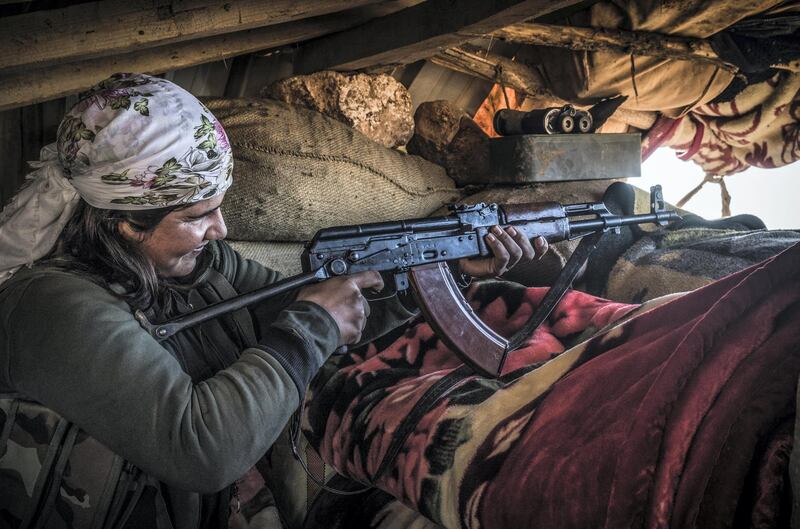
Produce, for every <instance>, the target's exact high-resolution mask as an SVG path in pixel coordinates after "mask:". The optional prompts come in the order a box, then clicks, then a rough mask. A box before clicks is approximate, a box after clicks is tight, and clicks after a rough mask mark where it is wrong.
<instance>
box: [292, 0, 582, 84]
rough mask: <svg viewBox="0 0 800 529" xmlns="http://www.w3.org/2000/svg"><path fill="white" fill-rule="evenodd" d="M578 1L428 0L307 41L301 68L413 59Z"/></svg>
mask: <svg viewBox="0 0 800 529" xmlns="http://www.w3.org/2000/svg"><path fill="white" fill-rule="evenodd" d="M577 1H578V0H552V1H551V0H428V1H427V2H424V3H422V4H419V5H416V6H413V7H410V8H408V9H404V10H403V11H400V12H398V13H395V14H393V15H389V16H385V17H382V18H379V19H375V20H370V21H369V22H367V23H365V24H363V25H361V26H358V27H356V28H353V29H351V30H348V31H343V32H341V33H337V34H335V35H329V36H326V37H323V38H320V39H317V40H315V41H311V42H309V43H307V44H306V45H304V46H303V47H302V48H301V49H300V52H299V54H298V59H297V62H296V63H295V71H296V72H297V73H312V72H316V71H320V70H326V69H335V70H359V69H364V68H372V67H376V66H392V65H399V64H408V63H412V62H415V61H418V60H420V59H425V58H427V57H430V56H431V55H434V54H436V53H437V51H438V50H440V49H443V48H451V47H454V46H458V45H459V44H461V43H463V42H465V41H466V40H469V37H464V36H463V35H460V34H459V33H458V32H459V31H463V32H468V33H470V34H488V33H491V32H492V31H494V30H497V29H500V28H502V27H505V26H508V25H511V24H515V23H518V22H521V21H523V20H527V19H530V18H534V17H537V16H540V15H543V14H546V13H549V12H552V11H555V10H557V9H561V8H563V7H566V6H569V5H571V4H575V3H577Z"/></svg>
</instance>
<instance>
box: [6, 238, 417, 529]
mask: <svg viewBox="0 0 800 529" xmlns="http://www.w3.org/2000/svg"><path fill="white" fill-rule="evenodd" d="M208 248H209V255H208V256H207V260H206V261H205V262H206V263H208V266H207V268H206V270H205V271H204V272H203V273H202V274H200V275H199V276H198V277H195V278H193V279H194V281H195V282H194V284H193V285H192V286H191V288H189V289H188V290H187V291H185V292H180V291H173V294H174V297H175V306H176V307H178V310H177V313H180V312H184V311H186V310H191V309H192V308H197V307H198V306H203V305H206V304H210V303H213V302H215V301H218V300H220V299H223V298H226V297H229V296H230V295H231V294H234V293H243V292H247V291H250V290H253V289H255V288H258V287H260V286H263V285H265V284H269V283H272V282H274V281H276V280H278V279H279V274H278V273H277V272H274V271H272V270H268V269H266V268H264V267H263V266H261V265H259V264H258V263H256V262H254V261H249V260H246V259H243V258H242V257H241V256H240V255H239V254H237V253H236V252H234V251H233V250H232V249H231V248H230V247H229V246H228V245H227V244H225V243H222V242H219V243H212V244H209V245H208ZM220 277H222V278H224V280H223V281H221V282H220V280H219V279H220ZM215 278H216V279H215ZM231 287H232V289H231ZM225 290H229V292H225ZM293 296H294V295H293V294H290V295H287V296H284V297H282V298H279V299H275V298H273V299H270V300H267V301H266V302H264V303H262V304H260V305H258V306H254V307H251V308H250V309H245V310H243V311H241V314H239V316H238V317H227V318H222V319H219V320H213V321H211V322H207V323H205V324H203V325H200V326H197V327H195V328H191V329H188V330H186V331H184V332H181V333H178V334H177V335H176V336H175V337H173V338H171V339H170V340H168V341H166V342H164V343H159V342H157V341H156V340H154V339H153V338H152V337H151V336H150V335H149V334H147V333H146V332H145V331H144V330H143V329H142V328H141V327H140V325H139V323H138V322H137V321H136V320H135V319H134V317H133V315H132V312H131V309H130V307H129V306H128V305H127V304H126V303H125V302H124V301H123V300H122V299H121V298H120V297H118V296H117V295H115V294H114V293H113V292H112V290H110V289H108V288H105V287H103V286H100V285H99V284H97V283H96V282H94V281H92V280H91V279H90V278H89V277H88V276H86V275H84V274H78V273H73V272H69V271H63V270H54V269H53V268H51V267H47V268H42V267H36V266H35V267H33V268H32V269H29V270H22V271H20V272H18V273H17V274H16V275H15V276H14V277H13V278H12V279H11V280H9V281H8V282H7V283H6V284H5V285H3V287H2V289H0V394H3V395H5V396H6V397H8V396H11V397H14V396H17V397H20V398H22V399H25V400H26V401H33V402H35V403H40V404H41V405H42V406H44V407H46V408H50V409H52V410H53V411H55V412H56V413H57V414H59V415H60V416H62V417H63V418H64V419H65V420H66V421H68V422H69V423H72V424H74V425H77V426H78V427H79V428H80V429H81V430H82V431H85V432H86V434H88V435H89V436H91V437H92V438H94V439H96V440H97V441H99V442H100V443H102V444H103V445H105V446H107V447H108V448H109V449H110V450H111V451H112V452H113V453H115V454H118V455H119V456H121V458H123V459H124V460H125V461H127V462H128V463H129V464H130V465H133V466H134V467H135V468H137V469H141V471H142V472H143V474H144V475H146V476H147V477H148V478H150V484H151V488H152V491H151V492H150V493H148V492H145V493H142V495H141V498H142V499H140V500H137V502H138V504H137V505H136V507H135V510H134V512H133V514H132V515H131V516H132V517H133V518H132V519H140V520H145V519H147V518H148V517H149V516H150V515H151V514H153V513H154V512H157V511H158V510H159V509H161V510H162V511H163V509H165V508H166V510H167V511H168V512H169V515H170V518H171V520H172V524H173V526H174V527H175V528H176V529H178V528H192V529H194V528H197V527H222V526H224V523H225V520H226V519H227V500H228V493H227V489H226V488H227V487H228V486H229V485H230V484H231V483H233V482H234V481H235V480H236V479H237V478H239V477H241V476H242V475H243V474H244V473H245V472H246V471H247V470H248V469H249V468H251V467H252V466H253V465H254V464H255V462H256V461H257V460H258V459H259V458H260V457H262V456H263V455H264V454H265V452H266V451H267V449H268V448H269V447H270V445H271V444H272V443H273V442H274V441H275V439H276V438H277V436H278V434H279V433H280V432H281V430H282V429H283V427H284V426H285V424H286V422H287V420H288V419H289V417H290V416H291V414H292V413H293V411H294V410H295V409H296V408H297V407H298V405H299V403H300V399H301V395H300V393H301V392H302V388H304V387H305V385H306V384H307V383H308V381H309V380H310V378H311V377H312V376H313V374H314V373H316V371H317V370H318V368H319V367H320V366H321V365H322V363H323V362H324V361H325V360H326V359H327V358H328V356H329V355H330V354H331V353H332V352H333V350H334V349H335V347H336V345H337V344H338V341H339V335H338V332H339V331H338V328H337V326H336V324H335V322H334V320H333V318H332V317H331V316H330V315H329V314H328V313H327V312H326V311H325V310H324V309H322V308H321V307H320V306H318V305H316V304H314V303H310V302H305V301H299V302H298V301H294V300H293ZM371 314H372V315H371V317H370V318H369V321H368V328H367V329H366V330H365V333H364V337H365V339H369V338H374V337H377V336H378V335H380V334H382V333H383V332H386V331H388V330H390V329H392V328H394V327H396V326H397V325H399V324H400V323H402V322H403V321H405V320H407V319H408V318H410V317H411V316H413V313H412V312H409V311H408V310H406V309H405V308H403V307H402V305H401V304H400V303H399V302H397V300H396V299H389V300H386V301H382V302H377V303H376V304H373V306H372V312H371ZM174 315H175V314H153V315H152V316H154V317H156V318H164V317H169V316H174ZM0 411H2V410H0ZM5 415H6V417H5V425H2V424H0V432H3V433H4V435H5V437H4V438H3V439H0V442H2V441H8V438H9V436H8V435H6V434H8V432H5V431H4V430H12V432H13V431H14V430H13V429H10V428H9V427H8V424H9V418H8V411H7V410H6V414H5ZM2 420H3V419H2V418H0V421H2ZM17 427H18V428H19V425H17ZM11 437H12V438H13V435H11ZM79 440H80V438H79ZM18 443H22V444H23V445H24V444H25V442H23V441H18ZM32 443H33V444H34V446H36V445H35V442H33V441H32ZM8 446H11V445H8ZM8 446H6V447H4V446H3V445H2V444H0V455H2V454H3V453H4V452H6V457H5V458H4V459H3V460H2V461H0V489H3V490H10V489H7V488H6V487H7V486H8V485H9V484H11V483H14V482H15V481H14V480H16V482H19V472H21V471H20V469H11V470H9V468H8V467H9V461H8V459H9V458H8V454H7V452H8V450H7V449H8ZM12 448H14V449H15V450H16V451H17V452H18V453H20V454H24V453H25V451H24V450H23V448H25V447H24V446H23V447H20V446H16V447H12ZM28 448H30V447H28ZM38 450H39V458H40V459H41V458H42V457H43V456H42V450H41V447H39V448H38ZM20 457H22V456H20ZM14 465H16V463H14V462H13V461H12V462H11V466H12V467H13V466H14ZM21 465H22V463H19V465H17V466H21ZM15 473H16V474H15ZM30 479H32V478H30ZM30 479H29V480H30ZM23 481H24V478H23ZM35 488H36V487H32V486H31V484H30V483H26V486H25V490H24V491H22V492H20V494H23V495H24V494H29V493H31V491H32V490H33V489H35ZM65 489H68V487H64V486H62V490H61V491H60V494H55V496H56V501H62V502H63V501H65V500H64V497H66V498H67V502H68V503H69V500H70V498H71V497H70V494H69V490H66V491H65ZM159 490H160V493H159ZM219 491H222V492H221V493H220V492H219ZM34 492H35V490H34ZM65 492H66V493H65ZM29 495H30V494H29ZM72 499H73V500H75V501H72V502H71V503H73V504H75V503H80V502H81V501H83V500H82V498H81V497H80V494H77V493H76V494H73V498H72ZM8 501H14V500H12V499H9V500H8ZM2 502H3V500H0V518H2V516H3V508H4V507H5V506H3V505H2ZM37 508H38V507H37ZM29 515H30V514H29ZM97 526H98V527H102V525H97Z"/></svg>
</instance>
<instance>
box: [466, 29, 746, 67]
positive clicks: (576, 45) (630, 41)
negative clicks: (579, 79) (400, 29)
mask: <svg viewBox="0 0 800 529" xmlns="http://www.w3.org/2000/svg"><path fill="white" fill-rule="evenodd" d="M463 35H464V36H465V37H472V38H474V37H475V36H476V35H474V34H473V33H471V32H465V33H464V34H463ZM491 35H492V36H494V37H496V38H500V39H504V40H508V41H511V42H517V43H521V44H530V45H534V46H554V47H558V48H568V49H571V50H586V51H595V50H620V51H624V52H626V53H631V54H634V55H648V56H653V57H660V58H664V59H678V60H682V61H699V62H706V63H710V64H713V65H714V66H717V67H719V68H722V69H724V70H728V71H731V72H733V73H736V72H737V71H738V68H736V66H734V65H732V64H729V63H726V62H724V61H723V60H722V59H720V58H719V55H717V53H716V52H715V51H714V49H713V48H712V47H711V43H710V42H709V41H707V40H705V39H697V38H687V37H678V36H673V35H664V34H661V33H651V32H647V31H623V30H615V29H605V28H582V27H574V26H555V25H550V24H534V23H530V22H523V23H519V24H513V25H511V26H508V27H505V28H501V29H498V30H495V31H493V32H492V33H491ZM481 36H484V35H481Z"/></svg>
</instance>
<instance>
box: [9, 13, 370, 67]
mask: <svg viewBox="0 0 800 529" xmlns="http://www.w3.org/2000/svg"><path fill="white" fill-rule="evenodd" d="M376 1H378V0H271V1H270V2H264V1H262V0H228V1H226V2H223V1H218V0H217V1H213V0H178V1H171V2H169V1H160V0H159V1H153V0H105V1H100V2H89V3H83V4H79V5H75V6H70V7H66V8H63V9H53V10H45V11H34V12H31V13H24V14H20V15H14V16H8V17H3V18H2V19H0V71H2V72H3V73H6V72H9V73H10V72H13V71H21V70H23V69H25V68H41V67H44V66H48V65H53V64H60V63H64V62H69V61H75V60H86V59H91V58H96V57H103V56H111V55H117V54H121V53H128V52H133V51H137V50H142V49H145V48H152V47H156V46H163V45H166V44H174V43H178V42H185V41H189V40H194V39H198V38H202V37H209V36H214V35H221V34H225V33H231V32H235V31H242V30H247V29H253V28H257V27H264V26H271V25H274V24H280V23H285V22H290V21H294V20H300V19H305V18H309V17H314V16H319V15H324V14H328V13H334V12H338V11H342V10H347V9H351V8H354V7H358V6H360V5H364V4H369V3H374V2H376Z"/></svg>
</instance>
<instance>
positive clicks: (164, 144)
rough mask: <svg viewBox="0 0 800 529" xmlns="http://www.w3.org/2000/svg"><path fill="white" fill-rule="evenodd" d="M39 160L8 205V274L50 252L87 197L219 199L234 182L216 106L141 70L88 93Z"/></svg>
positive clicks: (2, 261)
mask: <svg viewBox="0 0 800 529" xmlns="http://www.w3.org/2000/svg"><path fill="white" fill-rule="evenodd" d="M31 166H32V167H34V168H35V169H36V170H35V171H34V172H32V173H30V174H29V175H27V177H26V179H27V182H26V185H25V186H24V187H23V189H22V190H21V191H20V192H19V193H17V195H16V196H14V198H12V200H11V202H10V203H9V204H8V205H7V206H6V207H5V208H4V209H3V211H2V213H0V283H2V282H3V281H4V280H5V279H7V278H8V277H10V276H11V274H12V273H13V272H14V271H15V270H16V269H17V268H19V266H21V265H24V264H31V263H33V262H34V261H35V260H37V259H40V258H41V257H44V256H45V255H47V254H48V253H49V252H50V250H51V249H52V248H53V246H54V245H55V243H56V241H57V240H58V237H59V235H60V234H61V231H62V230H63V228H64V226H65V225H66V224H67V222H68V221H69V219H70V217H71V216H72V213H73V212H74V211H75V207H76V206H77V204H78V202H79V201H80V198H83V199H84V200H85V201H86V202H88V203H89V204H91V205H92V206H94V207H96V208H101V209H115V210H132V209H154V208H163V207H167V206H174V205H180V204H190V203H193V202H197V201H200V200H206V199H208V198H212V197H214V196H217V195H220V194H222V193H224V192H225V190H226V189H227V188H228V187H229V186H230V185H231V183H232V181H233V179H232V173H233V156H232V154H231V148H230V144H229V143H228V137H227V136H226V135H225V131H224V130H223V129H222V126H221V125H220V124H219V122H218V121H217V120H216V118H215V117H214V116H213V114H211V112H210V111H209V110H208V109H207V108H206V107H205V106H204V105H203V104H202V103H201V102H200V101H198V100H197V99H196V98H195V97H194V96H193V95H191V94H190V93H189V92H187V91H185V90H184V89H182V88H180V87H179V86H177V85H175V84H173V83H171V82H170V81H167V80H165V79H159V78H157V77H151V76H149V75H141V74H116V75H113V76H112V77H110V78H108V79H106V80H105V81H102V82H101V83H100V84H98V85H97V86H95V87H94V88H92V89H91V90H89V91H88V92H87V93H85V94H82V95H81V100H80V101H79V102H78V103H77V104H76V105H75V106H74V107H73V108H72V109H71V110H70V111H69V112H68V113H67V115H66V116H65V117H64V119H63V120H62V122H61V125H60V126H59V128H58V140H57V142H56V143H53V144H50V145H47V146H46V147H44V148H43V149H42V152H41V154H40V160H39V161H38V162H32V163H31Z"/></svg>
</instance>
